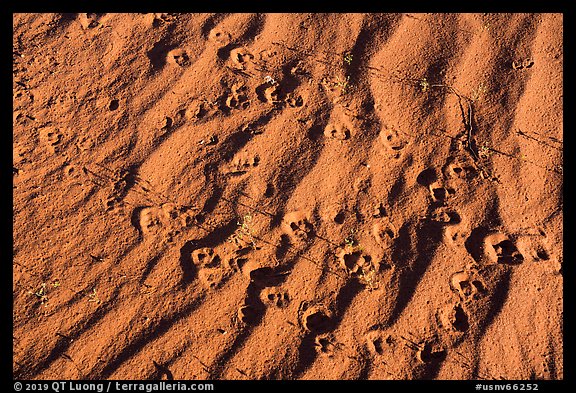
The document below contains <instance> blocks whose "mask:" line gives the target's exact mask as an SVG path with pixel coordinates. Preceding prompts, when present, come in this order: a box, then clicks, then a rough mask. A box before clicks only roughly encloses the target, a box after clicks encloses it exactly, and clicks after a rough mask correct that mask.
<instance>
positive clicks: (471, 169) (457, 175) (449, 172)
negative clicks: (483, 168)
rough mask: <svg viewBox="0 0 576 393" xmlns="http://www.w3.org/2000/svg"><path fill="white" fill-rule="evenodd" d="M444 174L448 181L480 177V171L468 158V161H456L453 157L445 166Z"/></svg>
mask: <svg viewBox="0 0 576 393" xmlns="http://www.w3.org/2000/svg"><path fill="white" fill-rule="evenodd" d="M443 173H444V176H445V177H446V178H448V179H464V180H470V179H473V178H474V177H476V176H477V175H478V170H477V168H476V165H475V164H474V163H473V162H472V161H471V160H470V158H468V156H466V159H464V158H463V159H456V158H454V157H452V158H450V159H449V160H448V163H447V164H446V165H445V166H444V168H443Z"/></svg>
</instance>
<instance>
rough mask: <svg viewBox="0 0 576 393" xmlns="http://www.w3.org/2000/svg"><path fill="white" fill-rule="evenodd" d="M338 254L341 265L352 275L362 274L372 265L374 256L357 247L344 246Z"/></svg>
mask: <svg viewBox="0 0 576 393" xmlns="http://www.w3.org/2000/svg"><path fill="white" fill-rule="evenodd" d="M337 256H338V261H339V262H340V265H341V267H342V268H343V269H344V270H346V271H347V272H348V274H350V275H351V276H355V275H360V274H362V273H363V271H364V270H368V269H370V268H371V267H372V257H370V255H365V254H364V253H363V252H362V251H361V250H359V249H358V248H356V247H348V246H347V247H345V248H342V249H341V250H340V251H339V252H338V254H337Z"/></svg>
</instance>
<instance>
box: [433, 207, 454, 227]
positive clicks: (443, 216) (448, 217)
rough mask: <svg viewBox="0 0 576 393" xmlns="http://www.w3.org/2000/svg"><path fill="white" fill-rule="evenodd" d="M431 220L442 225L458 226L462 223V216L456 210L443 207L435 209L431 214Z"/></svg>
mask: <svg viewBox="0 0 576 393" xmlns="http://www.w3.org/2000/svg"><path fill="white" fill-rule="evenodd" d="M430 219H431V220H432V221H434V222H437V223H439V224H442V225H450V226H451V225H457V224H459V223H460V222H461V218H460V215H459V214H458V213H456V212H455V211H454V210H452V209H449V208H447V207H444V206H441V207H438V208H436V209H434V210H433V211H432V212H431V214H430Z"/></svg>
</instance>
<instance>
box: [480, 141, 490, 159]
mask: <svg viewBox="0 0 576 393" xmlns="http://www.w3.org/2000/svg"><path fill="white" fill-rule="evenodd" d="M478 154H479V155H480V157H482V158H488V157H490V155H491V154H492V152H491V149H490V147H488V145H487V144H486V143H483V144H482V145H480V147H479V148H478Z"/></svg>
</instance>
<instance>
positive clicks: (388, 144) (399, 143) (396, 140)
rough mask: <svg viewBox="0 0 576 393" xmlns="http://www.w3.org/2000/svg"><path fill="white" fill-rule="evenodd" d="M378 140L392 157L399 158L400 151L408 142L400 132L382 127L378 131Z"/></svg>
mask: <svg viewBox="0 0 576 393" xmlns="http://www.w3.org/2000/svg"><path fill="white" fill-rule="evenodd" d="M380 141H381V142H382V145H383V146H384V148H385V150H386V151H388V152H391V153H392V154H393V156H394V158H400V152H401V151H402V150H403V149H404V148H405V147H406V145H407V144H408V141H407V140H406V139H404V137H403V136H402V135H401V134H400V132H399V131H398V130H395V129H393V128H383V129H382V131H381V132H380Z"/></svg>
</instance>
